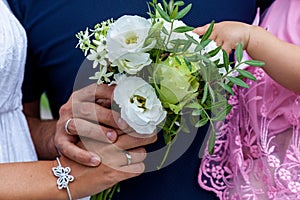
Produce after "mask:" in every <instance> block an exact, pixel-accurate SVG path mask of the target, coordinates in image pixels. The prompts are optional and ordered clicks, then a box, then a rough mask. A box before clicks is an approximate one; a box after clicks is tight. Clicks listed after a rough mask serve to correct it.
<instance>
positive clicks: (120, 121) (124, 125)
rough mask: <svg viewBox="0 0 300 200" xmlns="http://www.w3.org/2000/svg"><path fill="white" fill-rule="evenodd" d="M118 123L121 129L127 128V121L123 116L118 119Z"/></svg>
mask: <svg viewBox="0 0 300 200" xmlns="http://www.w3.org/2000/svg"><path fill="white" fill-rule="evenodd" d="M118 125H119V128H120V129H126V128H127V123H126V122H125V121H124V120H123V119H121V118H119V119H118Z"/></svg>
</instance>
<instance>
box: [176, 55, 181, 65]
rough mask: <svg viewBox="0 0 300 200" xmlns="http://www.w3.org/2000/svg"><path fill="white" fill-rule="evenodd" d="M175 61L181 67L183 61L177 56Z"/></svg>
mask: <svg viewBox="0 0 300 200" xmlns="http://www.w3.org/2000/svg"><path fill="white" fill-rule="evenodd" d="M175 60H176V62H177V63H178V64H179V65H181V61H180V60H179V58H178V57H177V56H175Z"/></svg>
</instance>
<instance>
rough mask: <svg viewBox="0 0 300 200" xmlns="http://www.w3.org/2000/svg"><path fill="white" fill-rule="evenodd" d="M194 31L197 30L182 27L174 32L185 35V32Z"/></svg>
mask: <svg viewBox="0 0 300 200" xmlns="http://www.w3.org/2000/svg"><path fill="white" fill-rule="evenodd" d="M194 29H195V28H194V27H191V26H180V27H177V28H175V29H174V30H173V32H176V33H185V32H188V31H192V30H194Z"/></svg>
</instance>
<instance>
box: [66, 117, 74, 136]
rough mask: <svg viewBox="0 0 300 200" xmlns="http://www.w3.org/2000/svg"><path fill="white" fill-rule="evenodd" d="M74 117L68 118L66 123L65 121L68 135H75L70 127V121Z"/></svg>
mask: <svg viewBox="0 0 300 200" xmlns="http://www.w3.org/2000/svg"><path fill="white" fill-rule="evenodd" d="M72 119H73V118H70V119H68V120H67V121H66V123H65V131H66V132H67V134H68V135H73V134H72V133H71V132H70V130H69V128H68V126H69V123H70V122H71V121H72Z"/></svg>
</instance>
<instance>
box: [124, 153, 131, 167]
mask: <svg viewBox="0 0 300 200" xmlns="http://www.w3.org/2000/svg"><path fill="white" fill-rule="evenodd" d="M124 153H125V156H126V158H127V165H130V164H131V162H132V157H131V155H130V153H129V152H128V151H124Z"/></svg>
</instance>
